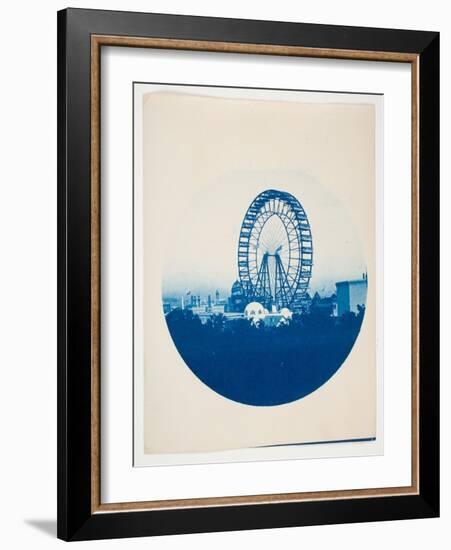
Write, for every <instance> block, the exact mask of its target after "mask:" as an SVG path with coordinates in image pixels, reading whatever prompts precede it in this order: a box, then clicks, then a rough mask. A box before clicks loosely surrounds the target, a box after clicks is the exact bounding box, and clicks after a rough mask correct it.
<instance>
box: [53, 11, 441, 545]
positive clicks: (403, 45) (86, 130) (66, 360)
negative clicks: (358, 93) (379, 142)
mask: <svg viewBox="0 0 451 550" xmlns="http://www.w3.org/2000/svg"><path fill="white" fill-rule="evenodd" d="M93 35H100V36H101V35H105V36H106V35H108V36H120V37H140V38H146V37H149V38H160V39H172V40H189V41H200V42H202V41H214V42H224V43H234V44H257V45H270V46H282V47H285V46H288V47H292V46H293V47H303V48H320V49H323V50H326V49H330V50H340V51H342V52H351V51H353V52H359V51H366V52H378V53H379V54H380V56H381V58H383V55H384V53H385V52H398V53H402V54H413V55H415V56H417V59H418V69H419V79H418V90H417V92H418V101H419V103H418V106H419V110H418V112H419V117H418V121H417V122H418V140H419V143H418V145H419V147H418V159H417V160H418V163H419V172H418V174H419V178H418V179H419V186H418V190H419V197H418V205H419V212H418V214H419V237H418V238H419V241H418V246H419V252H420V254H419V264H418V268H419V277H418V281H419V293H418V308H419V316H418V323H419V370H420V377H419V386H418V403H419V426H418V430H419V431H418V433H419V440H418V444H419V459H418V471H419V490H418V494H415V495H410V494H409V495H397V496H368V497H365V498H338V499H332V500H312V501H301V502H283V503H281V502H277V503H264V504H249V505H247V504H239V505H238V504H237V505H224V506H202V507H194V508H182V507H174V508H171V509H153V510H136V511H129V510H124V511H108V512H106V513H97V512H96V511H93V507H92V498H93V496H92V487H93V479H92V475H93V473H92V472H93V470H92V456H93V454H92V451H93V445H95V441H94V440H93V439H92V436H91V433H92V419H91V405H92V370H91V360H92V342H93V332H92V330H93V329H92V286H91V285H92V278H91V265H92V264H91V255H92V241H91V212H92V211H91V198H92V196H91V192H92V188H91V179H92V172H91V168H92V166H91V155H92V150H91V138H92V135H91V105H92V103H91V99H92V98H91V54H92V45H91V44H92V43H91V37H92V36H93ZM330 57H335V56H334V55H333V54H332V53H331V55H330ZM357 57H358V56H357ZM375 59H376V56H375ZM400 207H402V205H400ZM438 515H439V34H438V33H436V32H423V31H407V30H391V29H376V28H360V27H344V26H329V25H313V24H301V23H282V22H271V21H252V20H238V19H220V18H209V17H192V16H178V15H162V14H147V13H131V12H113V11H101V10H85V9H67V10H63V11H60V12H59V13H58V537H59V538H61V539H64V540H88V539H100V538H116V537H137V536H149V535H166V534H178V533H197V532H212V531H230V530H240V529H260V528H276V527H289V526H302V525H317V524H332V523H350V522H367V521H382V520H395V519H414V518H431V517H437V516H438Z"/></svg>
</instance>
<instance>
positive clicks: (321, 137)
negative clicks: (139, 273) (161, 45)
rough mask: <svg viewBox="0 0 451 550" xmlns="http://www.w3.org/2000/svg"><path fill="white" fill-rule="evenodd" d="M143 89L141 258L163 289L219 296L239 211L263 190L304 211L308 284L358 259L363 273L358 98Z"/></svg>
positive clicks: (368, 235)
mask: <svg viewBox="0 0 451 550" xmlns="http://www.w3.org/2000/svg"><path fill="white" fill-rule="evenodd" d="M147 89H148V90H154V91H152V92H151V93H146V94H144V96H143V98H144V99H143V115H144V117H143V165H144V200H143V218H144V235H145V237H144V252H145V265H146V266H148V268H146V269H148V271H147V272H146V273H148V274H149V275H148V276H150V275H152V279H154V278H155V277H157V276H158V275H157V272H158V271H159V270H160V266H161V279H162V286H163V292H164V294H165V295H167V294H178V295H180V294H185V293H186V292H187V291H188V290H191V291H192V292H193V293H194V294H199V293H200V294H202V295H203V296H205V295H206V294H207V293H212V294H213V293H214V291H215V290H216V289H219V290H220V291H221V293H222V294H223V295H224V293H227V295H228V293H229V291H230V287H231V286H232V284H233V282H234V281H235V280H236V279H237V275H238V273H237V243H238V237H239V231H240V227H241V223H242V221H243V217H244V215H245V213H246V210H247V208H248V206H249V205H250V203H251V202H252V200H253V199H254V198H255V197H256V196H257V195H258V194H259V193H261V192H262V191H264V190H266V189H278V190H281V191H286V192H289V193H291V194H292V195H294V196H295V197H296V198H297V199H298V200H299V202H300V203H301V204H302V206H303V207H304V209H305V211H306V213H307V216H308V218H309V221H310V226H311V230H312V237H313V247H314V253H313V261H314V266H313V277H312V280H311V284H310V292H315V291H317V290H319V291H320V292H321V291H323V292H330V293H331V292H333V291H334V290H335V282H337V281H340V280H346V279H354V278H360V277H361V276H362V273H363V272H364V271H366V269H367V266H368V272H369V276H370V277H371V269H372V266H373V265H374V258H373V255H374V246H375V245H374V162H375V161H374V143H375V142H374V120H375V115H374V105H372V104H370V100H369V99H368V97H365V96H350V95H349V94H324V93H317V92H315V93H308V92H273V91H268V90H247V91H246V93H245V96H244V97H241V94H242V93H243V92H242V91H241V90H239V89H218V88H213V89H209V88H199V89H197V88H185V87H183V86H179V87H173V88H171V90H170V92H168V91H167V90H164V91H161V90H160V88H159V87H158V86H150V85H146V90H147ZM219 94H222V95H223V96H224V97H218V95H219ZM256 100H257V101H256ZM149 284H150V283H149Z"/></svg>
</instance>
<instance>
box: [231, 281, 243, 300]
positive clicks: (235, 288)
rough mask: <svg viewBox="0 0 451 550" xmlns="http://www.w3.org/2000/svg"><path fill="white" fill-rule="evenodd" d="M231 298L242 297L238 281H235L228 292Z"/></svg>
mask: <svg viewBox="0 0 451 550" xmlns="http://www.w3.org/2000/svg"><path fill="white" fill-rule="evenodd" d="M230 294H231V295H232V296H234V297H235V296H243V287H242V286H241V283H240V281H235V282H234V283H233V285H232V290H231V291H230Z"/></svg>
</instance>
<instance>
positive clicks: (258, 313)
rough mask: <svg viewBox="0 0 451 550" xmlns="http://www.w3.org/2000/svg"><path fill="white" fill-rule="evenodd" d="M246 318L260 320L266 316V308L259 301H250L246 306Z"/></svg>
mask: <svg viewBox="0 0 451 550" xmlns="http://www.w3.org/2000/svg"><path fill="white" fill-rule="evenodd" d="M244 316H245V317H246V319H253V320H260V319H264V318H265V316H266V313H265V308H264V307H263V306H262V305H261V304H260V303H259V302H250V303H249V304H247V306H246V307H245V308H244Z"/></svg>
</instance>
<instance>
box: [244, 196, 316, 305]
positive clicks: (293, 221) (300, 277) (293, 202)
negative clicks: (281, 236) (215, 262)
mask: <svg viewBox="0 0 451 550" xmlns="http://www.w3.org/2000/svg"><path fill="white" fill-rule="evenodd" d="M273 216H277V218H278V219H279V220H280V221H281V223H282V225H283V228H284V229H285V232H286V238H287V242H288V248H289V256H288V260H286V261H285V262H282V260H281V259H280V258H279V257H278V254H277V252H276V253H275V254H272V256H275V257H276V258H275V264H276V267H275V269H276V275H275V277H276V282H277V277H278V278H279V287H280V289H279V292H280V293H283V294H284V296H283V297H282V298H280V296H279V297H278V296H277V294H274V296H272V295H271V292H269V294H268V288H269V291H270V290H271V287H270V286H269V287H268V285H269V283H268V282H267V281H265V283H264V285H265V286H264V289H265V292H266V295H267V296H266V298H267V299H268V300H273V301H276V302H277V301H278V302H280V304H279V305H281V306H283V307H288V306H291V305H292V303H293V301H294V300H295V299H296V298H297V297H298V298H299V297H301V296H302V295H304V294H305V293H306V291H307V289H308V285H309V282H310V278H311V273H312V265H313V261H312V258H313V245H312V236H311V229H310V223H309V220H308V217H307V214H306V212H305V210H304V208H303V207H302V205H301V203H300V202H299V200H298V199H297V198H296V197H294V196H293V195H291V194H290V193H287V192H285V191H279V190H276V189H268V190H265V191H263V192H261V193H260V194H259V195H257V196H256V197H255V198H254V200H253V201H252V202H251V203H250V205H249V207H248V209H247V211H246V214H245V216H244V219H243V222H242V225H241V230H240V236H239V242H238V274H239V279H240V283H241V286H242V288H243V290H244V292H245V294H246V296H247V298H248V299H254V298H256V297H257V298H258V297H260V296H258V294H259V293H261V291H262V289H263V287H259V286H258V285H259V283H258V277H259V265H258V258H257V256H258V243H259V241H258V239H259V238H260V237H261V234H262V232H263V230H264V228H265V225H266V224H267V222H268V220H270V219H271V218H272V217H273ZM288 228H289V229H288ZM251 238H253V240H254V242H253V243H252V242H251ZM255 241H256V242H255ZM293 243H295V244H296V245H297V246H292V244H293ZM273 246H274V245H273ZM293 254H296V255H293ZM264 268H265V270H268V269H269V268H268V267H267V266H266V265H265V266H264ZM285 268H286V270H285ZM277 270H279V271H277ZM277 273H278V275H277ZM260 275H261V274H260ZM266 278H269V271H268V275H267V276H266ZM274 293H276V289H275V290H274Z"/></svg>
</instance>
